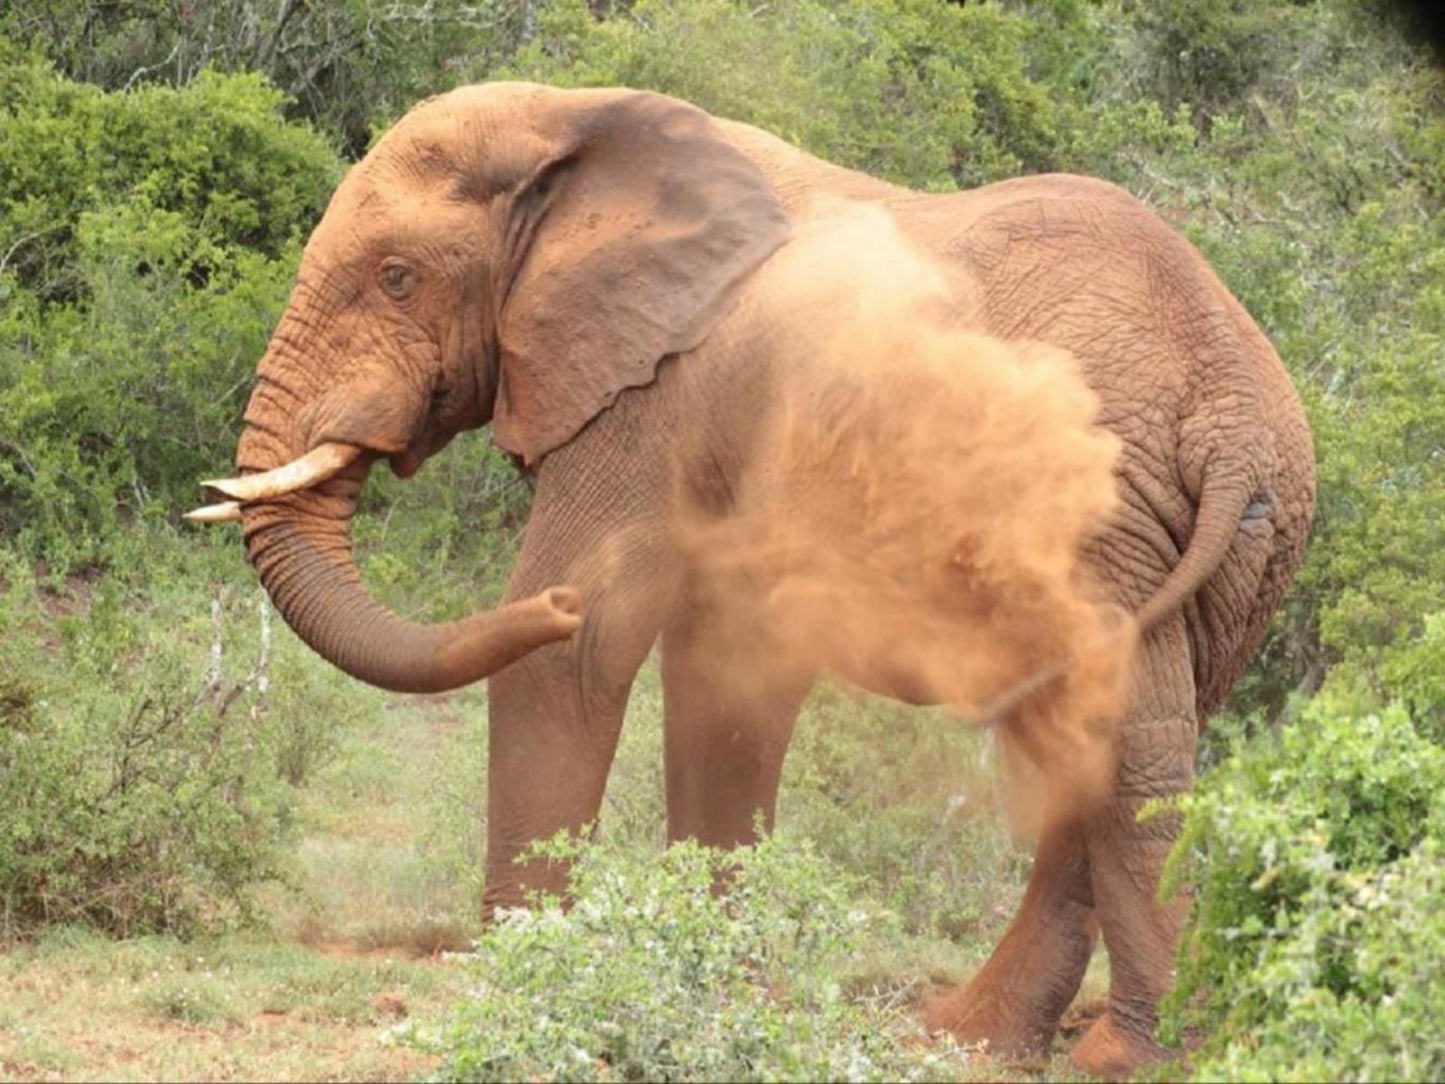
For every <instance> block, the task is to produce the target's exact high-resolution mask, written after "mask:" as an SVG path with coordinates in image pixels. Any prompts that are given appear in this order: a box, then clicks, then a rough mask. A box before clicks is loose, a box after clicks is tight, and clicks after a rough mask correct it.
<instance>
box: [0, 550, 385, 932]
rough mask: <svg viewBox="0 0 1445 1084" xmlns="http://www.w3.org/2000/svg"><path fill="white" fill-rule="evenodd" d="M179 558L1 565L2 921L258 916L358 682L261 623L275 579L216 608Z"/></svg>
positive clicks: (122, 926)
mask: <svg viewBox="0 0 1445 1084" xmlns="http://www.w3.org/2000/svg"><path fill="white" fill-rule="evenodd" d="M156 564H157V565H160V562H159V561H157V562H156ZM163 571H170V572H171V573H172V575H174V572H175V570H174V569H170V570H164V569H163V566H162V567H157V568H155V569H153V570H152V575H153V576H154V579H153V580H151V581H150V582H146V581H144V580H140V581H139V582H138V581H137V579H134V578H133V579H130V580H127V579H125V578H122V577H118V576H111V577H105V578H101V579H97V580H95V581H94V582H88V581H85V580H81V579H79V578H77V579H75V580H73V581H72V583H71V585H70V586H69V588H68V589H67V590H64V591H54V590H49V589H42V588H40V587H39V586H37V584H36V583H35V581H34V579H33V578H32V577H31V576H30V574H29V572H28V571H27V570H26V568H25V566H24V565H23V564H22V563H21V562H19V561H16V560H13V559H7V560H5V561H4V562H3V564H0V584H3V587H0V672H3V673H4V674H5V678H4V679H3V681H0V937H6V936H10V935H14V934H16V933H20V932H24V931H25V930H27V929H29V928H32V927H34V926H36V925H38V924H41V923H54V922H86V923H90V924H92V925H95V926H97V927H99V928H101V929H105V930H109V931H113V932H116V933H120V934H130V933H136V932H142V931H146V930H171V931H175V932H180V933H190V932H194V931H195V930H197V929H199V928H202V927H205V926H208V925H214V924H216V923H223V922H228V921H231V920H234V919H241V920H245V919H248V918H250V917H252V914H253V912H252V908H251V902H250V897H249V895H248V890H249V888H250V887H251V886H252V885H254V884H256V883H258V882H261V881H266V880H276V879H278V878H282V877H283V876H284V873H285V869H286V849H285V844H286V842H287V836H288V829H289V827H290V825H291V823H292V821H293V819H294V804H295V800H294V792H293V786H294V785H295V784H297V783H300V782H302V781H303V780H304V778H305V773H306V772H307V771H309V770H311V769H312V768H314V767H315V766H316V765H317V764H318V763H321V762H323V761H324V760H325V758H326V757H327V756H328V755H329V753H330V750H331V747H332V744H333V742H334V736H335V733H336V732H337V730H339V729H342V728H344V727H345V726H346V725H347V724H348V722H349V720H350V719H351V718H352V717H353V716H354V715H355V713H356V711H357V709H358V701H357V699H356V694H355V692H354V691H353V692H351V693H350V694H349V695H348V696H347V697H345V698H341V697H338V696H336V692H335V690H336V688H337V687H338V685H339V684H340V683H341V681H342V680H343V679H341V678H340V677H339V676H338V675H335V674H334V673H332V672H331V671H330V670H328V669H325V668H323V666H322V664H320V663H319V662H317V661H316V660H314V659H313V658H312V657H311V656H310V655H309V654H308V653H306V652H305V649H304V648H303V647H302V646H301V645H300V643H299V642H298V641H296V640H295V639H294V638H293V637H291V636H290V634H289V632H287V631H286V630H285V629H284V626H280V627H278V626H279V622H276V623H274V624H272V625H271V626H270V627H269V633H268V631H267V626H265V625H259V624H258V616H257V615H258V611H257V608H256V604H257V600H258V599H259V598H260V592H259V589H257V588H254V587H248V588H246V589H245V590H243V591H233V592H229V593H226V592H223V593H222V594H220V595H218V596H217V597H216V603H215V606H216V610H215V612H214V613H213V614H207V612H206V606H205V603H204V601H200V600H198V598H197V595H196V593H195V592H194V590H193V589H192V588H191V587H190V585H188V584H186V583H185V581H184V580H182V581H181V585H180V587H179V589H177V588H176V586H173V585H172V584H171V583H168V582H167V581H166V579H165V578H163V575H162V572H163ZM233 574H234V573H233ZM191 575H192V577H194V575H195V570H194V567H193V568H192V569H191ZM196 582H197V579H195V578H192V579H191V580H190V584H194V583H196ZM200 582H204V581H203V580H202V581H200ZM201 598H202V599H203V598H204V596H201ZM262 613H263V614H264V611H262ZM238 628H239V629H242V630H258V633H259V634H258V633H253V632H249V631H242V632H239V633H238V631H237V629H238ZM270 633H274V636H275V642H274V643H273V642H272V641H271V640H270V638H269V634H270ZM231 652H235V653H236V654H239V655H241V661H239V663H235V662H230V661H229V659H228V657H227V656H228V654H229V653H231ZM273 682H274V685H272V683H273ZM298 724H300V725H298Z"/></svg>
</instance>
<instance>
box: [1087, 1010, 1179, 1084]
mask: <svg viewBox="0 0 1445 1084" xmlns="http://www.w3.org/2000/svg"><path fill="white" fill-rule="evenodd" d="M1151 1015H1152V1014H1151ZM1153 1032H1154V1029H1153V1027H1152V1026H1148V1027H1128V1026H1121V1025H1120V1024H1119V1023H1118V1022H1117V1021H1116V1020H1115V1017H1114V1014H1113V1013H1112V1012H1105V1013H1104V1014H1103V1015H1102V1016H1100V1017H1099V1018H1098V1019H1096V1020H1095V1021H1094V1022H1093V1024H1091V1025H1090V1026H1089V1030H1088V1031H1086V1032H1085V1033H1084V1037H1083V1038H1082V1039H1080V1040H1079V1041H1078V1042H1077V1043H1076V1044H1075V1045H1074V1048H1073V1049H1072V1050H1070V1051H1069V1064H1071V1065H1072V1066H1073V1067H1074V1068H1075V1069H1078V1070H1079V1071H1080V1072H1082V1073H1086V1074H1088V1075H1089V1076H1091V1077H1097V1078H1099V1079H1102V1080H1128V1079H1129V1077H1130V1076H1132V1075H1133V1074H1134V1073H1135V1072H1137V1071H1138V1070H1140V1069H1142V1068H1144V1067H1145V1066H1148V1065H1152V1064H1154V1063H1155V1062H1157V1061H1161V1060H1163V1058H1164V1051H1163V1049H1162V1048H1161V1047H1160V1046H1159V1044H1158V1043H1157V1042H1155V1041H1154V1037H1153Z"/></svg>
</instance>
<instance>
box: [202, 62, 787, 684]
mask: <svg viewBox="0 0 1445 1084" xmlns="http://www.w3.org/2000/svg"><path fill="white" fill-rule="evenodd" d="M786 236H787V219H786V217H785V215H784V213H783V210H782V207H781V204H780V203H779V201H778V199H777V196H776V194H775V193H774V191H773V189H772V188H771V186H770V185H769V184H768V182H767V181H766V179H765V178H764V177H763V175H762V174H761V173H760V172H759V171H758V169H757V168H756V167H755V166H754V165H753V164H752V162H751V161H750V160H749V159H748V158H747V157H745V156H744V155H743V154H742V153H741V152H740V151H738V150H736V149H735V148H734V147H733V146H732V145H730V144H729V143H727V142H726V141H725V139H724V138H723V137H722V135H721V134H720V132H719V129H718V127H717V126H716V125H715V124H714V122H713V121H712V120H711V118H709V117H708V115H707V114H705V113H703V112H701V111H700V110H697V109H695V108H693V107H691V106H688V105H685V104H684V103H681V102H678V101H675V100H673V99H670V98H666V97H662V96H660V95H655V94H647V93H638V92H634V91H614V90H579V91H559V90H553V89H549V88H543V87H537V86H529V85H521V84H492V85H489V86H484V87H467V88H463V89H461V90H458V91H454V92H452V93H449V94H446V95H443V96H441V97H438V98H434V99H432V100H430V101H428V102H425V103H423V104H422V105H420V106H418V107H417V108H415V109H414V110H412V111H411V112H410V113H409V114H408V115H407V116H406V117H404V118H403V119H402V120H401V121H400V122H399V123H398V124H397V125H396V126H395V127H394V128H392V129H391V130H390V131H389V132H388V133H387V134H386V135H385V136H384V137H383V138H382V139H381V140H380V141H379V142H378V143H377V144H376V146H375V147H374V148H373V149H372V150H371V152H370V153H369V154H368V155H367V156H366V158H365V159H364V160H363V161H362V162H360V163H359V164H358V165H357V166H356V167H354V168H353V169H352V170H351V171H350V173H349V174H348V175H347V176H346V178H345V179H344V180H343V182H342V183H341V185H340V186H339V188H338V189H337V191H336V193H335V195H334V196H333V198H332V200H331V203H330V205H329V206H328V208H327V211H326V213H325V215H324V217H323V218H322V220H321V222H320V224H319V225H318V226H317V228H316V230H315V232H314V233H313V234H312V235H311V238H310V240H309V242H308V243H307V245H306V248H305V251H304V253H303V256H302V259H301V265H300V269H299V272H298V276H297V282H296V286H295V289H294V292H293V293H292V295H291V299H290V303H289V305H288V307H287V309H286V312H285V314H284V315H283V316H282V318H281V320H280V323H279V324H278V326H277V328H276V330H275V334H274V335H273V337H272V339H271V342H270V345H269V346H268V348H267V351H266V355H265V357H264V358H263V359H262V360H261V363H260V366H259V373H258V379H257V384H256V387H255V389H254V391H253V393H252V395H251V400H250V403H249V405H248V407H247V409H246V414H245V422H246V426H245V430H244V432H243V433H242V435H241V438H240V443H239V446H238V450H237V457H236V458H237V465H238V467H239V469H240V477H238V478H235V479H231V480H227V481H224V482H214V483H209V484H210V485H211V486H212V487H213V488H216V489H218V490H220V491H222V492H225V493H226V494H227V495H228V496H231V497H233V498H235V499H236V500H237V501H238V502H239V505H240V508H239V512H238V514H239V515H240V516H241V517H242V518H243V521H244V529H245V540H246V548H247V552H248V554H249V557H250V559H251V561H252V563H253V564H254V565H255V566H256V568H257V570H258V572H259V573H260V576H261V580H262V582H263V583H264V584H265V586H266V589H267V591H268V592H269V593H270V595H271V597H272V599H273V600H274V602H275V603H276V606H277V608H278V609H279V611H280V612H281V614H282V616H283V617H284V618H285V620H286V621H287V623H288V624H290V625H291V627H292V628H293V629H295V630H296V632H297V633H298V634H299V635H300V636H301V637H302V639H304V640H305V641H306V642H307V643H308V644H309V645H310V646H311V647H312V648H314V649H315V650H316V651H317V652H318V653H320V654H321V655H323V656H324V657H325V658H327V659H328V660H330V661H331V662H332V663H334V664H335V665H337V666H338V667H340V668H341V669H343V670H345V671H346V672H348V673H350V674H352V675H354V676H356V677H358V678H360V679H362V680H364V681H367V682H369V683H372V684H375V685H380V686H383V687H386V688H391V689H398V690H404V691H440V690H444V689H449V688H455V687H457V686H460V685H463V684H466V683H468V682H471V681H475V680H478V679H479V678H481V677H484V676H486V675H488V674H489V673H492V672H495V671H496V670H498V669H500V668H501V667H503V666H506V665H507V664H509V663H510V662H512V661H514V660H516V659H517V658H519V657H521V656H522V655H524V654H526V653H527V652H528V651H530V650H532V649H533V648H536V647H539V646H541V645H543V644H545V643H548V642H551V641H554V640H558V639H563V638H565V637H567V636H568V635H570V634H571V633H572V632H573V631H574V630H575V629H577V628H578V627H579V626H580V624H581V620H582V618H581V609H582V600H581V599H580V597H579V596H578V594H577V592H576V591H574V590H572V589H571V588H567V587H561V586H559V587H554V588H552V589H551V590H549V591H547V592H544V593H543V594H541V595H538V596H536V597H535V598H532V599H529V600H525V601H522V602H516V603H512V604H511V605H509V606H506V607H503V608H501V609H498V610H495V611H490V612H481V613H478V614H476V615H474V616H473V617H471V618H467V619H464V620H461V621H456V622H452V623H450V624H443V625H434V626H427V625H417V624H414V623H411V622H407V621H403V620H401V619H400V618H398V617H396V616H395V615H393V614H391V613H390V612H389V611H387V610H386V609H385V608H384V607H382V606H381V605H380V604H379V603H377V602H376V601H375V600H374V599H372V598H371V597H370V595H369V594H368V593H367V592H366V589H365V587H364V586H363V584H362V583H361V581H360V578H359V576H358V574H357V570H356V565H355V561H354V559H353V554H352V548H351V540H350V519H351V516H352V514H353V512H354V510H355V507H356V500H357V496H358V493H359V491H360V487H361V485H362V483H363V482H364V480H365V477H366V474H367V471H368V469H369V467H370V465H371V464H372V463H373V462H374V461H375V460H376V459H378V458H386V459H387V460H388V461H389V463H390V465H391V467H392V469H393V470H394V471H395V472H396V473H397V474H398V475H400V476H402V477H405V476H408V475H410V474H411V473H412V472H414V471H415V470H417V469H418V468H419V467H420V466H421V464H422V463H423V462H424V461H425V460H426V458H427V457H428V456H430V455H432V454H434V453H435V452H437V451H438V450H439V449H441V448H442V447H443V446H445V445H446V444H447V442H448V441H449V440H451V438H452V437H453V436H454V435H455V434H457V433H458V432H460V431H462V430H464V429H472V428H476V427H478V426H481V425H483V424H485V423H487V422H488V421H491V422H492V423H493V437H494V439H495V440H496V442H497V443H498V444H499V445H500V446H501V447H503V448H504V449H506V450H507V451H509V452H511V453H512V454H513V455H514V456H515V457H517V458H518V459H519V460H520V461H521V462H522V463H523V464H524V465H525V466H526V467H528V468H534V467H536V466H537V465H538V464H539V463H540V461H541V460H542V459H543V457H545V456H546V455H547V454H548V453H549V452H550V451H552V450H554V449H556V448H557V447H558V446H560V445H562V444H564V443H565V442H566V441H568V440H569V439H570V438H571V437H572V436H574V435H575V434H576V433H577V432H578V431H579V430H580V429H581V428H582V427H583V426H585V425H586V424H587V423H588V421H589V420H590V419H592V418H593V417H594V416H595V415H597V414H598V413H599V412H600V411H603V410H605V409H607V407H608V406H609V405H610V404H611V403H612V402H613V400H614V399H615V398H616V397H617V396H618V395H619V394H620V393H621V392H622V391H623V390H624V389H626V388H628V387H633V386H637V385H642V384H646V383H648V382H649V381H651V380H652V378H653V375H654V372H655V370H656V367H657V365H658V363H659V361H660V360H661V359H662V358H663V357H664V356H666V355H669V354H676V353H681V352H684V351H687V350H689V349H691V348H693V347H695V346H697V345H698V344H699V343H700V342H701V341H702V340H703V338H704V337H705V336H706V335H707V334H708V331H709V329H710V328H711V327H712V325H713V324H714V323H715V322H716V321H717V320H718V319H719V318H720V316H721V315H723V314H724V313H725V312H726V310H727V309H728V307H729V306H730V305H731V303H732V301H733V300H734V298H735V295H736V293H737V288H738V286H739V284H740V282H741V280H742V279H743V278H744V277H745V276H746V275H747V274H748V273H749V272H750V271H751V270H752V269H753V268H754V267H756V266H757V265H758V264H759V263H761V262H762V261H763V260H765V259H766V258H767V257H768V255H769V254H770V253H771V252H773V250H774V249H776V248H777V247H778V246H779V245H780V244H782V243H783V241H784V239H785V238H786ZM234 507H235V506H232V508H233V510H234Z"/></svg>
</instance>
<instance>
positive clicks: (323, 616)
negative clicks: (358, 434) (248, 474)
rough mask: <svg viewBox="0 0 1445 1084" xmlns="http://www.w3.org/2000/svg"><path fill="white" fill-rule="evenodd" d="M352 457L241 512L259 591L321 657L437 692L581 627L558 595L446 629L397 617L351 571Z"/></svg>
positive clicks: (395, 686)
mask: <svg viewBox="0 0 1445 1084" xmlns="http://www.w3.org/2000/svg"><path fill="white" fill-rule="evenodd" d="M308 458H309V457H308ZM351 458H352V460H353V462H352V463H351V464H350V465H349V466H347V467H346V468H345V469H344V470H342V471H341V472H340V473H338V474H336V475H335V476H333V477H331V478H329V479H326V480H323V481H320V482H319V483H317V484H315V485H314V486H312V487H310V488H307V489H304V490H301V491H299V492H292V493H287V494H276V495H274V496H273V495H270V494H268V495H267V496H266V497H263V498H261V499H259V500H257V501H256V502H255V503H249V504H247V503H243V504H242V506H241V514H242V517H243V522H244V524H245V535H246V550H247V553H248V555H249V556H250V559H251V563H252V564H253V565H255V567H256V570H257V572H258V573H259V574H260V577H261V582H262V584H263V585H264V586H265V588H266V591H267V592H268V593H269V594H270V596H271V599H272V601H273V602H274V603H275V605H276V608H277V610H278V611H279V612H280V614H281V616H282V617H283V618H284V619H285V621H286V623H287V624H288V625H290V626H291V628H292V629H293V630H295V632H296V634H297V635H298V636H300V637H301V639H302V640H304V641H305V642H306V643H307V644H308V645H309V646H310V647H311V648H312V649H313V650H315V651H316V652H317V653H318V654H320V655H321V656H322V657H323V658H325V659H327V660H328V661H329V662H331V663H333V664H334V665H336V666H337V667H339V668H340V669H342V670H344V671H346V672H347V673H348V674H351V675H352V676H353V677H356V678H359V679H361V680H362V681H365V682H367V683H368V684H371V685H377V686H380V687H381V688H384V689H392V690H395V691H397V692H416V693H424V692H444V691H446V690H448V689H455V688H458V687H460V686H463V685H467V684H470V683H471V682H474V681H477V680H479V679H481V678H484V677H487V676H488V675H490V674H493V673H495V672H496V671H498V670H500V669H502V668H503V667H505V666H507V665H509V664H511V663H513V662H515V661H516V660H517V659H519V658H521V657H522V656H523V655H526V654H527V653H528V652H530V651H532V650H534V649H535V648H538V647H541V646H543V645H544V644H548V643H552V642H554V641H556V640H561V639H565V638H566V637H568V636H570V635H571V634H572V633H573V632H574V631H576V629H577V628H578V627H579V626H580V625H581V623H582V618H581V599H580V597H579V596H578V594H577V593H576V592H575V591H573V590H571V589H570V588H565V587H554V588H551V589H549V590H547V591H544V592H542V593H541V594H539V595H536V596H534V597H532V598H529V599H525V600H523V601H520V602H514V603H511V604H509V605H506V606H502V607H500V608H498V609H495V610H489V611H482V612H479V613H476V614H474V615H473V616H471V617H468V618H465V619H462V620H459V621H452V622H448V623H445V624H438V625H422V624H417V623H415V622H412V621H406V620H404V619H402V618H399V617H397V616H396V615H395V614H393V613H392V612H391V611H390V610H388V609H387V608H386V607H384V606H383V605H381V604H380V603H379V602H377V601H376V600H375V599H374V598H372V597H371V594H370V593H369V592H368V591H367V589H366V587H365V586H364V585H363V584H362V582H361V577H360V574H359V573H358V571H357V568H356V561H355V557H354V555H353V553H352V546H351V517H352V514H353V513H354V512H355V510H356V501H357V497H358V495H359V493H360V491H361V485H362V483H363V482H364V480H365V477H366V472H367V470H368V468H369V465H370V464H369V457H368V456H365V455H362V456H360V457H357V456H355V455H353V456H352V457H351ZM298 462H299V461H298ZM289 466H290V465H283V466H282V467H281V468H279V469H278V471H276V472H273V473H277V474H279V473H280V471H281V470H285V469H287V467H289ZM244 477H245V476H243V479H241V480H242V481H244Z"/></svg>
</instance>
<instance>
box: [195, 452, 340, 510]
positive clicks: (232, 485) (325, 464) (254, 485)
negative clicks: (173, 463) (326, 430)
mask: <svg viewBox="0 0 1445 1084" xmlns="http://www.w3.org/2000/svg"><path fill="white" fill-rule="evenodd" d="M360 454H361V449H360V448H358V447H357V446H356V445H355V444H338V443H335V442H328V443H326V444H318V445H317V446H316V447H314V448H312V449H311V450H310V451H309V452H307V453H306V454H305V455H303V456H302V457H301V458H300V459H293V460H292V461H291V462H290V463H287V464H286V465H285V466H284V467H277V468H276V469H275V470H268V471H266V472H265V473H263V474H248V475H246V476H245V477H242V478H220V479H215V480H212V481H209V482H202V483H201V485H203V486H206V487H207V488H209V489H214V490H216V491H218V492H220V493H224V494H225V495H226V496H228V497H230V498H232V499H234V500H238V501H242V502H246V501H265V500H270V499H271V498H273V497H284V496H285V495H286V494H288V493H295V492H296V491H297V490H298V489H310V488H311V487H312V486H314V485H317V484H318V483H320V482H324V481H326V479H328V478H330V477H331V476H332V475H334V474H337V473H338V472H340V471H341V470H342V469H344V468H345V467H346V466H347V465H348V464H349V463H350V462H351V461H352V460H354V459H355V458H356V457H357V456H359V455H360Z"/></svg>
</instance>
